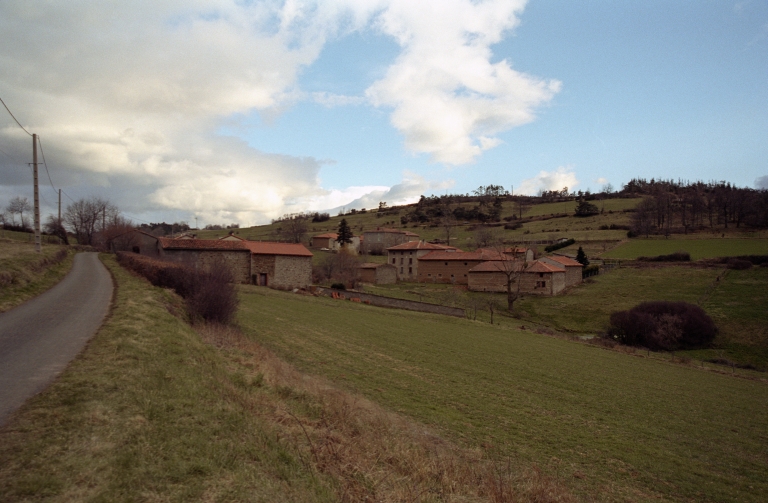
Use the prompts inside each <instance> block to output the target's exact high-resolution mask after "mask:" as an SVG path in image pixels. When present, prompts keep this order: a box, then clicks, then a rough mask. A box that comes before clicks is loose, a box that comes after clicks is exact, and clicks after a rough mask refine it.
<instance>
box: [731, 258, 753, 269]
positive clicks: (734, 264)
mask: <svg viewBox="0 0 768 503" xmlns="http://www.w3.org/2000/svg"><path fill="white" fill-rule="evenodd" d="M751 267H752V262H750V261H749V260H742V259H738V258H732V259H730V260H728V269H735V270H737V271H744V270H746V269H750V268H751Z"/></svg>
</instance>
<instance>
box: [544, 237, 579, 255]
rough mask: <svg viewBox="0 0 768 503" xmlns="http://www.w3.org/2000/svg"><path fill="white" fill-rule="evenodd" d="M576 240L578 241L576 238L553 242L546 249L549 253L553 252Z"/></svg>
mask: <svg viewBox="0 0 768 503" xmlns="http://www.w3.org/2000/svg"><path fill="white" fill-rule="evenodd" d="M575 242H576V240H575V239H569V240H567V241H563V242H562V243H556V244H553V245H549V246H547V247H546V248H544V249H545V250H546V251H547V253H549V252H553V251H555V250H559V249H560V248H565V247H566V246H571V245H572V244H573V243H575Z"/></svg>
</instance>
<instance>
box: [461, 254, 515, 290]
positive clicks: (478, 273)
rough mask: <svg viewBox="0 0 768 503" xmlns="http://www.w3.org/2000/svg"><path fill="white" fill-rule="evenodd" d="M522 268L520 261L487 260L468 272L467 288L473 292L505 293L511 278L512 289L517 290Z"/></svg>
mask: <svg viewBox="0 0 768 503" xmlns="http://www.w3.org/2000/svg"><path fill="white" fill-rule="evenodd" d="M523 266H524V262H523V261H522V260H489V261H487V262H483V263H481V264H478V265H476V266H475V267H473V268H472V269H470V270H469V276H468V277H469V281H468V283H467V288H468V289H469V290H471V291H473V292H506V291H507V280H508V279H509V276H512V278H511V279H512V281H513V283H512V287H513V288H514V289H515V290H517V288H518V287H517V281H518V274H516V273H517V272H519V271H520V270H521V269H522V268H523Z"/></svg>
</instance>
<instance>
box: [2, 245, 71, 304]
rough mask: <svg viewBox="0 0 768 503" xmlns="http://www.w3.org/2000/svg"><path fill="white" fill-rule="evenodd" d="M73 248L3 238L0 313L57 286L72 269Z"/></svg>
mask: <svg viewBox="0 0 768 503" xmlns="http://www.w3.org/2000/svg"><path fill="white" fill-rule="evenodd" d="M72 256H73V253H71V249H70V248H68V247H65V246H60V245H45V246H43V248H42V253H36V252H35V247H34V244H33V243H27V242H18V241H12V240H9V239H0V313H2V312H5V311H8V310H9V309H12V308H14V307H16V306H18V305H19V304H21V303H22V302H24V301H26V300H28V299H31V298H32V297H36V296H37V295H40V294H41V293H43V292H44V291H45V290H47V289H49V288H51V287H52V286H53V285H55V284H56V283H58V282H59V281H60V280H61V279H62V278H63V277H64V276H65V275H66V274H67V272H69V269H70V267H71V266H72Z"/></svg>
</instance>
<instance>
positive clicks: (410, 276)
mask: <svg viewBox="0 0 768 503" xmlns="http://www.w3.org/2000/svg"><path fill="white" fill-rule="evenodd" d="M433 251H448V252H461V250H459V249H458V248H456V247H455V246H447V245H440V244H433V243H427V242H425V241H408V242H407V243H403V244H399V245H395V246H390V247H389V248H387V263H388V264H392V265H393V266H395V267H396V268H397V279H399V280H401V281H416V279H417V278H418V277H419V259H420V258H421V257H423V256H424V255H426V254H428V253H431V252H433Z"/></svg>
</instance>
